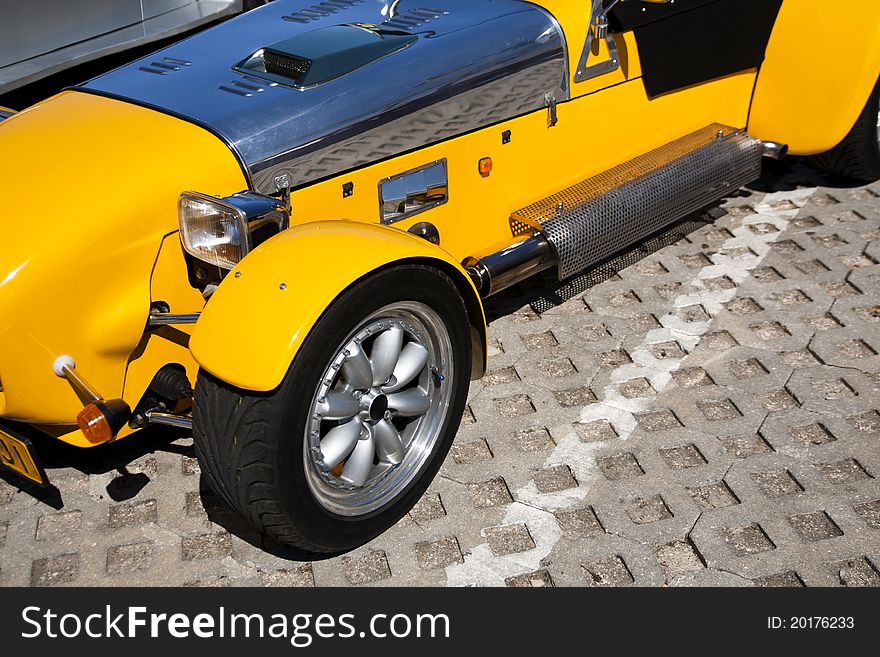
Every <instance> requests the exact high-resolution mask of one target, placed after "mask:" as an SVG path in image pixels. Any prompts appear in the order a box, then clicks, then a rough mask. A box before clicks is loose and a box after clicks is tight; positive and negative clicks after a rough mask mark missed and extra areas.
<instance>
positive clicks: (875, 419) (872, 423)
mask: <svg viewBox="0 0 880 657" xmlns="http://www.w3.org/2000/svg"><path fill="white" fill-rule="evenodd" d="M848 419H849V422H850V424H851V425H852V426H853V427H854V428H855V429H856V431H863V432H865V433H878V432H880V413H878V412H877V411H867V412H866V413H861V414H860V415H852V416H850V417H849V418H848Z"/></svg>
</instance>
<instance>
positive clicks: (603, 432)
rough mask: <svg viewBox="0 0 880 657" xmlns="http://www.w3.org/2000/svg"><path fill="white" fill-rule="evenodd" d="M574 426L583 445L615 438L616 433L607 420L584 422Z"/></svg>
mask: <svg viewBox="0 0 880 657" xmlns="http://www.w3.org/2000/svg"><path fill="white" fill-rule="evenodd" d="M574 426H575V430H576V431H577V434H578V436H579V437H580V439H581V440H582V441H583V442H585V443H592V442H600V441H605V440H614V439H615V438H617V432H616V431H615V430H614V427H613V426H612V425H611V423H610V422H609V421H608V420H594V421H593V422H584V423H583V424H576V425H574Z"/></svg>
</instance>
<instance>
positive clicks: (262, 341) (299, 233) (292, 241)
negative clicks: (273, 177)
mask: <svg viewBox="0 0 880 657" xmlns="http://www.w3.org/2000/svg"><path fill="white" fill-rule="evenodd" d="M410 261H421V262H426V263H429V264H433V265H435V266H436V267H437V268H438V269H441V270H443V271H444V272H446V273H447V274H448V275H450V277H451V278H452V279H453V280H454V281H455V283H456V285H457V286H458V288H459V290H460V292H461V294H462V297H463V298H464V300H465V304H466V306H467V308H468V314H469V319H470V322H471V326H472V327H473V328H472V331H471V333H472V336H473V340H474V343H475V344H474V348H475V352H477V353H475V369H476V375H480V374H482V372H483V371H484V369H485V354H486V344H485V340H486V322H485V316H484V315H483V309H482V304H481V303H480V300H479V295H478V294H477V291H476V289H475V288H474V285H473V283H472V282H471V280H470V277H469V276H468V275H467V274H466V273H465V271H464V269H463V268H462V267H461V265H460V264H459V263H458V262H456V261H455V260H454V259H453V258H452V257H451V256H450V255H449V254H448V253H447V252H446V251H444V250H443V249H441V248H440V247H438V246H435V245H433V244H431V243H430V242H427V241H425V240H423V239H421V238H418V237H415V236H413V235H410V234H409V233H405V232H403V231H400V230H397V229H395V228H389V227H386V226H378V225H374V224H363V223H357V222H354V221H322V222H316V223H309V224H305V225H302V226H298V227H295V228H291V229H289V230H286V231H284V232H283V233H281V234H279V235H277V236H276V237H274V238H272V239H271V240H269V241H267V242H265V243H264V244H262V245H260V246H259V247H258V248H257V249H255V250H254V251H253V252H252V253H250V254H249V255H248V256H247V257H246V258H245V259H244V260H242V261H241V263H239V264H238V266H236V267H235V269H234V270H233V271H232V272H231V273H230V274H229V275H228V276H227V277H226V278H225V279H224V281H223V282H222V283H221V284H220V287H218V288H217V291H216V292H215V293H214V294H213V295H212V296H211V299H210V300H209V301H208V303H207V305H206V306H205V309H204V311H203V312H202V315H201V317H200V318H199V321H198V323H197V324H196V326H195V330H194V332H193V335H192V339H191V340H190V350H191V351H192V354H193V357H194V358H195V359H196V361H197V362H198V363H199V366H200V367H202V368H203V369H205V370H206V371H208V372H210V373H211V374H213V375H214V376H216V377H218V378H219V379H221V380H223V381H225V382H227V383H229V384H231V385H234V386H237V387H239V388H244V389H246V390H253V391H268V390H273V389H274V388H276V387H277V386H278V385H279V384H280V383H281V381H282V379H283V378H284V375H285V374H286V373H287V370H288V368H289V367H290V363H291V362H292V361H293V359H294V357H295V356H296V354H297V351H298V350H299V348H300V346H301V345H302V343H303V342H304V341H305V339H306V337H307V336H308V334H309V332H310V331H311V329H312V326H314V325H315V323H316V322H317V321H318V319H319V318H320V317H321V315H322V314H323V313H324V311H325V310H326V309H327V308H328V307H329V306H330V304H331V303H333V301H334V300H335V299H336V298H337V297H338V296H339V295H340V294H342V293H343V292H344V291H345V290H346V289H348V288H349V287H350V286H351V285H352V284H353V283H355V282H357V281H358V280H360V279H361V278H363V277H364V276H366V275H368V274H370V273H371V272H374V271H376V270H379V269H383V268H385V267H387V266H391V265H395V264H400V263H402V262H410Z"/></svg>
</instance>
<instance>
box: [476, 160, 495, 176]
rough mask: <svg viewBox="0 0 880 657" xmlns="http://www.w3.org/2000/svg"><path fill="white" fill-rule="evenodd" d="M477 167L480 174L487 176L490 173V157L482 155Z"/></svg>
mask: <svg viewBox="0 0 880 657" xmlns="http://www.w3.org/2000/svg"><path fill="white" fill-rule="evenodd" d="M479 169H480V175H481V176H488V175H489V174H490V173H492V158H491V157H484V158H483V159H482V160H480V164H479Z"/></svg>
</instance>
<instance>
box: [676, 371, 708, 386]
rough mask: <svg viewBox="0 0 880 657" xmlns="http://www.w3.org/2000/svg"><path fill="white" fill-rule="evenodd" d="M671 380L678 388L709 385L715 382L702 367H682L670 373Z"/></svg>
mask: <svg viewBox="0 0 880 657" xmlns="http://www.w3.org/2000/svg"><path fill="white" fill-rule="evenodd" d="M672 380H673V381H675V383H676V384H677V385H678V386H679V387H680V388H694V387H696V386H710V385H712V384H713V383H715V382H714V381H713V380H712V378H711V377H710V376H709V375H708V374H707V373H706V370H704V369H703V368H702V367H684V368H682V369H679V370H676V371H674V372H673V373H672Z"/></svg>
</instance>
